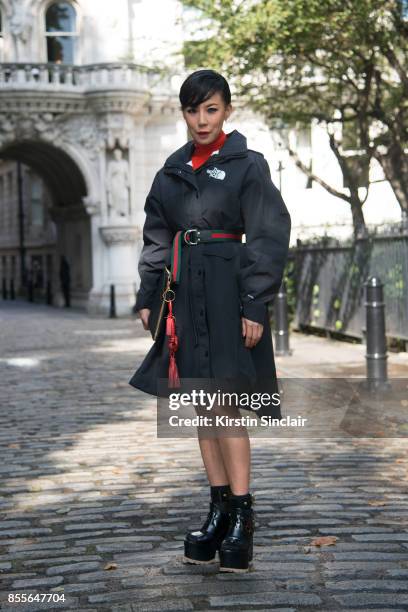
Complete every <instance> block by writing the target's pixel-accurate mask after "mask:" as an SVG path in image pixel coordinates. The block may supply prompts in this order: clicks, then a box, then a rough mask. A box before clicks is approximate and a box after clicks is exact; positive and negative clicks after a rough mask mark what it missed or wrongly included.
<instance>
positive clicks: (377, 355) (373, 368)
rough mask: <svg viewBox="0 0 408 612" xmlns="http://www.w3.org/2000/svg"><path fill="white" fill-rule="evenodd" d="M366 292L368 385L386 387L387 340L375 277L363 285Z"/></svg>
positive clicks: (383, 314) (381, 291) (381, 287)
mask: <svg viewBox="0 0 408 612" xmlns="http://www.w3.org/2000/svg"><path fill="white" fill-rule="evenodd" d="M364 284H365V290H366V301H365V306H366V328H367V329H366V364H367V379H368V382H369V385H370V386H371V387H374V388H378V387H387V386H388V384H387V359H388V355H387V340H386V337H385V304H384V296H383V284H382V282H381V280H380V279H379V278H378V277H376V276H371V277H370V278H369V279H368V280H367V281H366V282H365V283H364Z"/></svg>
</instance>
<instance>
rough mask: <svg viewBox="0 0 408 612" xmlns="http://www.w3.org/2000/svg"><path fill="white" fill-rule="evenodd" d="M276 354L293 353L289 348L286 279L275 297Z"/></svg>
mask: <svg viewBox="0 0 408 612" xmlns="http://www.w3.org/2000/svg"><path fill="white" fill-rule="evenodd" d="M274 315H275V355H291V354H292V351H291V350H290V349H289V324H288V301H287V295H286V286H285V281H283V282H282V284H281V286H280V288H279V292H278V294H277V296H276V298H275V309H274Z"/></svg>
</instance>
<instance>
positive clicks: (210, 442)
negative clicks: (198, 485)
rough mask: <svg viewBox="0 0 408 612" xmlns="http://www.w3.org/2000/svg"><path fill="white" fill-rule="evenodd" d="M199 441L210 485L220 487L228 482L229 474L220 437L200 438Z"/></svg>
mask: <svg viewBox="0 0 408 612" xmlns="http://www.w3.org/2000/svg"><path fill="white" fill-rule="evenodd" d="M198 442H199V444H200V451H201V456H202V458H203V463H204V467H205V471H206V472H207V478H208V482H209V483H210V485H211V486H213V487H218V486H222V485H226V484H228V483H229V480H228V474H227V471H226V469H225V466H224V461H223V456H222V454H221V450H220V445H219V442H218V438H199V439H198Z"/></svg>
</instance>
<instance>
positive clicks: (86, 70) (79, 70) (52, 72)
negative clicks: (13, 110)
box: [0, 62, 173, 95]
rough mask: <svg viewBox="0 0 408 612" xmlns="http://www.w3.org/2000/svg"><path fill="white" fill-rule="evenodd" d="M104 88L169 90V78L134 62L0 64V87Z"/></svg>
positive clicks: (44, 88) (81, 89)
mask: <svg viewBox="0 0 408 612" xmlns="http://www.w3.org/2000/svg"><path fill="white" fill-rule="evenodd" d="M10 89H13V90H16V89H21V90H27V89H30V90H38V91H67V92H68V91H76V92H84V91H98V90H99V91H101V90H102V91H106V90H115V89H129V90H132V91H135V90H136V91H154V92H155V93H157V94H165V95H169V94H171V93H172V89H173V88H172V86H171V78H170V76H168V75H162V74H159V73H158V72H154V71H152V70H148V69H146V68H145V67H143V66H139V65H138V64H133V63H122V62H117V63H99V64H86V65H82V66H78V65H70V64H54V63H52V64H48V63H45V64H44V63H27V62H24V63H2V64H0V91H1V90H10Z"/></svg>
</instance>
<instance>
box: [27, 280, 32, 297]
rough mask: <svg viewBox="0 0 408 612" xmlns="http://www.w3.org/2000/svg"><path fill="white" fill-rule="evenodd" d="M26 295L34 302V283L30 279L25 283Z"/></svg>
mask: <svg viewBox="0 0 408 612" xmlns="http://www.w3.org/2000/svg"><path fill="white" fill-rule="evenodd" d="M27 295H28V301H29V302H34V283H33V281H31V280H30V281H28V283H27Z"/></svg>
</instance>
